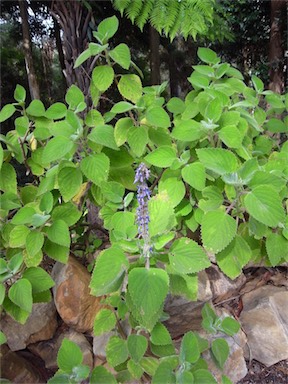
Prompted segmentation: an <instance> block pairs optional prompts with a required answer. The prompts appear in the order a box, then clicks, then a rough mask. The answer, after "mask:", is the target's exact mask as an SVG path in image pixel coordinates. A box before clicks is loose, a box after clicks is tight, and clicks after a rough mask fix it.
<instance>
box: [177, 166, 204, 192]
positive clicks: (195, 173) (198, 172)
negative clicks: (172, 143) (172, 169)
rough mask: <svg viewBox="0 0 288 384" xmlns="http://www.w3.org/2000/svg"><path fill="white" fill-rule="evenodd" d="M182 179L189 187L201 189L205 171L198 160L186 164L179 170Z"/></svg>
mask: <svg viewBox="0 0 288 384" xmlns="http://www.w3.org/2000/svg"><path fill="white" fill-rule="evenodd" d="M181 174H182V177H183V180H184V181H185V182H186V183H188V184H189V185H191V187H193V188H195V189H197V191H202V190H203V189H204V188H205V183H206V173H205V167H204V165H203V164H201V163H199V162H195V163H192V164H188V165H186V166H185V167H184V168H183V169H182V171H181Z"/></svg>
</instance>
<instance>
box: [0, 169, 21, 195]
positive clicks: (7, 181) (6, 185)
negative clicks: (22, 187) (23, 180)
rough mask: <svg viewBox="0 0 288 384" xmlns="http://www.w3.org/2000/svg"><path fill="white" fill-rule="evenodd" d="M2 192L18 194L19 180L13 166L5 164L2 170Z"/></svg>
mask: <svg viewBox="0 0 288 384" xmlns="http://www.w3.org/2000/svg"><path fill="white" fill-rule="evenodd" d="M0 190H2V191H3V192H12V193H14V194H16V192H17V178H16V172H15V169H14V168H13V166H12V165H11V164H8V163H3V164H2V167H1V170H0Z"/></svg>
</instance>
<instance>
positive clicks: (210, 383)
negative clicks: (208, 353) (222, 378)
mask: <svg viewBox="0 0 288 384" xmlns="http://www.w3.org/2000/svg"><path fill="white" fill-rule="evenodd" d="M193 377H194V382H193V384H218V382H217V381H216V379H215V378H214V376H213V375H212V373H210V372H209V371H207V369H197V371H195V372H193Z"/></svg>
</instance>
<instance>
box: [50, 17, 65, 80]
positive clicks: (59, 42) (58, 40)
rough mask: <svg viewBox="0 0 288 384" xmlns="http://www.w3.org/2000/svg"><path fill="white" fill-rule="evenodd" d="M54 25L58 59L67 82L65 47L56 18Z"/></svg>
mask: <svg viewBox="0 0 288 384" xmlns="http://www.w3.org/2000/svg"><path fill="white" fill-rule="evenodd" d="M53 23H54V35H55V41H56V48H57V52H58V58H59V62H60V66H61V69H62V75H63V78H64V80H65V81H66V79H65V75H64V71H65V58H64V52H63V47H62V40H61V34H60V27H59V24H58V21H57V20H56V19H55V17H53Z"/></svg>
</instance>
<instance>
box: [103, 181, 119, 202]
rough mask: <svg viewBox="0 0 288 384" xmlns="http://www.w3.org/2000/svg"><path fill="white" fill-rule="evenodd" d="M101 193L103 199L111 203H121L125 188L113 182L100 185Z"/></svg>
mask: <svg viewBox="0 0 288 384" xmlns="http://www.w3.org/2000/svg"><path fill="white" fill-rule="evenodd" d="M101 193H103V195H104V196H105V198H106V199H107V200H109V201H112V203H116V204H117V203H118V204H119V203H121V202H122V200H123V196H124V193H125V188H124V186H123V185H122V184H120V183H116V182H115V181H109V182H107V183H102V188H101Z"/></svg>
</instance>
